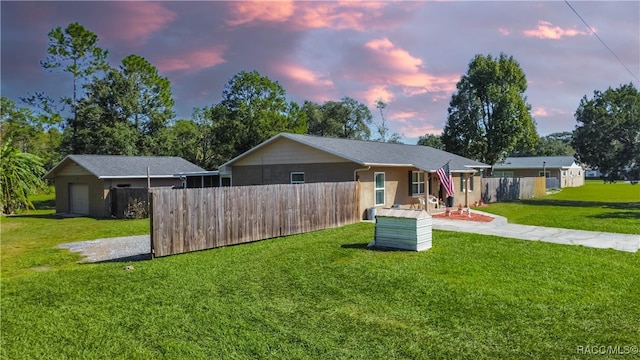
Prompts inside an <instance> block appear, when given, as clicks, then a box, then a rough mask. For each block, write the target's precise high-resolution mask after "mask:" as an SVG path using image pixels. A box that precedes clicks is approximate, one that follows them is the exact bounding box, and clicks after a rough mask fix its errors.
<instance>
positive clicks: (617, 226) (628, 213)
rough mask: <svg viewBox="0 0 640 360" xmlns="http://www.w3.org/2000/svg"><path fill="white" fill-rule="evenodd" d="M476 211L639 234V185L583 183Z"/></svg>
mask: <svg viewBox="0 0 640 360" xmlns="http://www.w3.org/2000/svg"><path fill="white" fill-rule="evenodd" d="M479 210H482V211H486V212H489V213H493V214H496V215H501V216H504V217H506V218H507V219H508V220H509V222H511V223H515V224H523V225H539V226H548V227H558V228H568V229H581V230H591V231H605V232H614V233H623V234H640V185H631V184H628V183H616V184H604V183H603V182H600V181H598V182H587V183H586V185H585V186H581V187H576V188H565V189H562V191H560V192H558V193H556V194H552V195H548V196H545V197H543V198H539V199H528V200H520V201H514V202H505V203H493V204H490V205H489V206H486V207H482V208H479Z"/></svg>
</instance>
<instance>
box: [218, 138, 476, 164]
mask: <svg viewBox="0 0 640 360" xmlns="http://www.w3.org/2000/svg"><path fill="white" fill-rule="evenodd" d="M279 137H284V138H287V139H291V140H293V141H297V142H300V143H302V144H306V145H308V146H311V147H313V148H316V149H319V150H322V151H326V152H328V153H331V154H333V155H336V156H339V157H342V158H344V159H347V160H350V161H353V162H355V163H358V164H361V165H364V166H369V165H387V166H401V165H406V166H414V167H416V168H418V169H421V170H425V171H436V170H437V169H439V168H440V167H442V166H443V165H444V164H446V163H447V162H448V161H450V163H449V168H450V170H451V171H456V172H463V171H466V172H469V171H472V170H473V168H483V167H489V165H487V164H483V163H481V162H478V161H475V160H471V159H467V158H465V157H462V156H458V155H455V154H451V153H448V152H446V151H442V150H438V149H434V148H432V147H428V146H421V145H406V144H391V143H383V142H377V141H362V140H351V139H339V138H329V137H320V136H312V135H299V134H287V133H281V134H278V135H276V136H274V137H273V138H271V139H269V140H267V141H265V142H264V143H262V144H260V145H258V146H257V147H255V148H253V149H251V150H249V151H248V152H246V153H244V154H242V155H240V156H238V157H236V158H235V159H232V160H230V161H229V162H227V163H226V164H224V165H231V164H232V163H233V162H234V161H235V160H237V159H240V158H241V157H243V156H244V155H246V154H249V153H252V152H254V151H256V150H257V149H259V148H260V147H262V146H263V145H265V144H267V143H270V142H272V141H273V140H275V139H277V138H279Z"/></svg>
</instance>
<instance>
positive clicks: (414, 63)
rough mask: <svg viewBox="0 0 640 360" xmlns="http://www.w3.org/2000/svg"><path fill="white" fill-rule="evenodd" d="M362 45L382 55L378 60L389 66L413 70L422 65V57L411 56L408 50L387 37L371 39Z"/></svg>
mask: <svg viewBox="0 0 640 360" xmlns="http://www.w3.org/2000/svg"><path fill="white" fill-rule="evenodd" d="M364 46H365V47H367V48H369V49H371V50H373V51H374V52H376V53H378V54H379V55H382V56H380V60H381V61H383V62H384V63H385V65H386V66H387V67H389V68H395V69H397V70H400V71H405V70H409V71H414V70H417V69H418V67H420V66H421V65H422V59H419V58H416V57H413V56H411V54H409V52H408V51H406V50H404V49H400V48H398V47H396V46H395V45H394V44H393V43H392V42H391V41H389V39H387V38H382V39H375V40H371V41H369V42H368V43H366V44H365V45H364Z"/></svg>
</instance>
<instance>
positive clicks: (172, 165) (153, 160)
mask: <svg viewBox="0 0 640 360" xmlns="http://www.w3.org/2000/svg"><path fill="white" fill-rule="evenodd" d="M70 162H74V163H76V164H78V165H80V166H82V167H83V168H85V169H86V170H87V171H88V172H90V173H91V174H93V175H95V176H97V177H98V178H102V179H106V178H146V177H147V167H149V170H150V173H151V177H154V178H157V177H174V175H175V174H178V173H183V172H198V171H204V169H203V168H201V167H199V166H197V165H195V164H192V163H191V162H189V161H187V160H185V159H183V158H181V157H175V156H124V155H68V156H67V157H65V158H64V159H63V160H62V161H61V162H60V163H58V164H57V165H56V166H55V167H54V168H53V169H51V170H50V171H49V172H48V173H47V174H46V175H45V178H46V179H51V178H53V177H55V174H56V173H57V172H58V170H60V169H62V168H63V167H64V166H66V164H68V163H70Z"/></svg>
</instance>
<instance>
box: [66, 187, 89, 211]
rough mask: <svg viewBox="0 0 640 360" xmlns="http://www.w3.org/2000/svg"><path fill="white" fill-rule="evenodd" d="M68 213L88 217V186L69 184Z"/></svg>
mask: <svg viewBox="0 0 640 360" xmlns="http://www.w3.org/2000/svg"><path fill="white" fill-rule="evenodd" d="M69 212H70V213H72V214H79V215H89V185H87V184H69Z"/></svg>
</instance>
